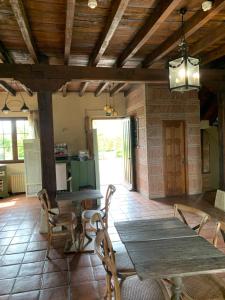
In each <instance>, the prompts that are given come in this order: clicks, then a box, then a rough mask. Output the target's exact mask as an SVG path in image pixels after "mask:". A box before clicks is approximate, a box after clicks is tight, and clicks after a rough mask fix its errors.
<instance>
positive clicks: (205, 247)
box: [115, 218, 225, 300]
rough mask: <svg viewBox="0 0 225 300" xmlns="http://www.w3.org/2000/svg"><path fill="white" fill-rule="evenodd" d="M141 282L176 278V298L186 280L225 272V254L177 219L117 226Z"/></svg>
mask: <svg viewBox="0 0 225 300" xmlns="http://www.w3.org/2000/svg"><path fill="white" fill-rule="evenodd" d="M115 227H116V229H117V231H118V233H119V235H120V238H121V241H122V242H123V243H124V244H125V246H126V249H127V252H128V254H129V256H130V258H131V260H132V262H133V264H134V266H135V269H136V272H137V274H138V276H139V277H140V278H141V279H147V278H151V277H153V278H170V279H172V282H173V286H172V298H171V299H173V300H178V299H180V297H181V293H182V277H184V276H193V275H198V274H210V273H220V272H225V254H224V253H223V252H221V251H219V250H218V249H216V248H215V247H214V246H213V245H212V244H210V243H209V242H208V241H207V240H205V239H204V238H202V237H200V236H198V235H197V234H196V233H195V231H193V230H192V229H190V228H189V227H188V226H187V225H185V224H184V223H182V222H181V221H180V220H179V219H176V218H166V219H155V220H154V219H153V220H137V221H128V222H118V223H115Z"/></svg>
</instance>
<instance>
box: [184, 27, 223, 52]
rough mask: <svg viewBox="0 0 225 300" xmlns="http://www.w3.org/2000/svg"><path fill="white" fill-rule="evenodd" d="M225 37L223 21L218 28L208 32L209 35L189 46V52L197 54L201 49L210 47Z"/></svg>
mask: <svg viewBox="0 0 225 300" xmlns="http://www.w3.org/2000/svg"><path fill="white" fill-rule="evenodd" d="M224 37H225V24H224V23H222V25H220V26H218V27H217V28H214V30H213V31H211V32H208V33H207V35H205V36H204V37H202V38H201V39H199V41H198V42H197V43H195V44H193V45H192V46H190V47H189V53H190V54H191V55H193V56H194V55H197V54H199V53H200V52H201V51H203V50H204V49H205V47H206V46H207V47H209V46H211V45H213V44H215V43H216V42H218V41H220V40H221V39H223V38H224Z"/></svg>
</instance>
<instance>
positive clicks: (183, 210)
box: [174, 204, 210, 234]
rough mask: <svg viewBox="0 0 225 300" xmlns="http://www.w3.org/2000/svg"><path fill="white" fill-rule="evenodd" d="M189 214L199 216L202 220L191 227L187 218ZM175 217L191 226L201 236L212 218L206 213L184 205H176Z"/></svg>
mask: <svg viewBox="0 0 225 300" xmlns="http://www.w3.org/2000/svg"><path fill="white" fill-rule="evenodd" d="M187 214H191V215H195V216H198V217H199V218H200V222H199V224H197V225H195V226H194V227H191V226H190V225H189V224H188V222H187V217H185V215H187ZM174 216H175V217H180V218H181V219H182V221H183V222H184V223H185V224H186V225H188V226H190V227H191V228H192V229H193V230H196V232H197V233H198V234H200V232H201V230H202V227H203V226H204V225H205V223H206V222H207V221H208V220H209V219H210V216H209V215H208V214H207V213H205V212H204V211H202V210H200V209H197V208H195V207H191V206H187V205H184V204H174Z"/></svg>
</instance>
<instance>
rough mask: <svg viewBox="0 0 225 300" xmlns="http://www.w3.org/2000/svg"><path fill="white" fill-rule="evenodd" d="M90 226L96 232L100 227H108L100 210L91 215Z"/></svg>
mask: <svg viewBox="0 0 225 300" xmlns="http://www.w3.org/2000/svg"><path fill="white" fill-rule="evenodd" d="M89 226H90V228H91V230H92V231H94V232H97V231H98V230H99V229H106V226H105V224H104V222H103V220H102V216H101V214H100V213H99V212H96V213H94V214H93V215H92V216H91V219H90V221H89Z"/></svg>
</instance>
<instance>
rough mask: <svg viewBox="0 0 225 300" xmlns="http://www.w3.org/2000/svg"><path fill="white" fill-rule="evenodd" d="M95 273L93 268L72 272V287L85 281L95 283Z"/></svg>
mask: <svg viewBox="0 0 225 300" xmlns="http://www.w3.org/2000/svg"><path fill="white" fill-rule="evenodd" d="M94 280H95V279H94V273H93V269H92V268H91V267H84V268H80V269H77V270H76V271H73V272H71V285H72V286H74V285H77V284H78V283H81V282H85V281H94Z"/></svg>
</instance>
